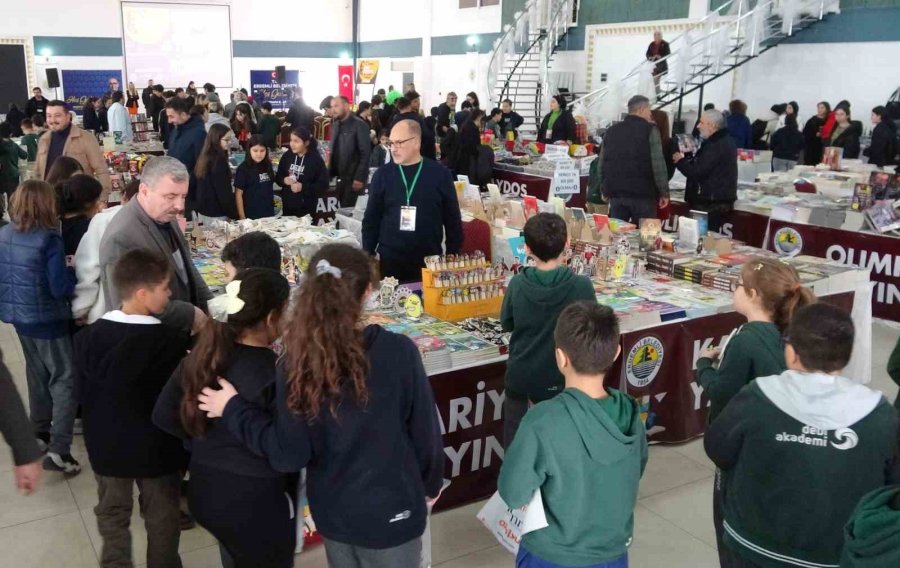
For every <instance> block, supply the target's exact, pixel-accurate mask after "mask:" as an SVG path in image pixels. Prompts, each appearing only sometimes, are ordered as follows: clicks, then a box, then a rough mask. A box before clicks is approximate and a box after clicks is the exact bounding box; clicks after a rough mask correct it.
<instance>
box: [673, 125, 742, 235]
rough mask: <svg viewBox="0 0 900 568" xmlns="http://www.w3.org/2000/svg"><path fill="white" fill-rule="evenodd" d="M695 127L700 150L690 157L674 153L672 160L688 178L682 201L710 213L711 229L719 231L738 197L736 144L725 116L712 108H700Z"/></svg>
mask: <svg viewBox="0 0 900 568" xmlns="http://www.w3.org/2000/svg"><path fill="white" fill-rule="evenodd" d="M697 128H698V129H699V130H700V137H701V138H702V139H703V143H702V144H701V145H700V150H698V151H697V153H696V154H695V155H694V157H692V158H685V157H684V155H683V154H681V153H676V154H675V155H674V156H672V161H673V162H675V167H676V168H678V171H680V172H681V173H682V174H684V177H686V178H687V187H686V189H685V192H684V200H685V201H687V203H688V205H690V206H691V209H696V210H698V211H706V212H707V213H709V228H710V230H713V231H719V230H720V229H721V227H722V220H723V217H724V216H725V214H727V213H728V212H730V211H731V210H732V209H734V202H735V200H736V199H737V179H738V168H737V146H736V145H735V143H734V139H733V138H732V137H731V136H730V135H729V134H728V123H727V121H726V120H725V116H724V115H722V113H721V112H719V111H717V110H715V109H712V110H706V111H703V114H701V115H700V123H699V124H698V125H697Z"/></svg>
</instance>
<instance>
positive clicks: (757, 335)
mask: <svg viewBox="0 0 900 568" xmlns="http://www.w3.org/2000/svg"><path fill="white" fill-rule="evenodd" d="M785 369H787V365H786V364H785V362H784V346H783V345H782V344H781V332H779V331H778V327H776V326H775V324H774V323H768V322H759V321H751V322H749V323H746V324H744V325H743V326H741V329H740V331H738V332H737V333H736V334H735V336H734V337H732V338H731V341H730V342H729V343H728V346H727V347H726V348H725V353H724V354H723V357H722V360H721V362H720V363H719V368H718V369H716V368H714V367H713V362H712V359H708V358H706V357H704V358H701V359H700V360H699V361H697V382H699V383H700V386H702V387H703V390H704V391H705V392H706V396H708V397H709V400H710V407H709V421H710V422H712V421H713V420H715V419H716V417H717V416H718V415H719V414H720V413H721V412H722V409H723V408H725V405H726V404H728V401H729V400H731V399H732V398H733V397H734V395H736V394H737V393H738V391H740V390H741V389H742V388H743V387H744V386H745V385H747V384H748V383H750V382H751V381H752V380H753V379H755V378H757V377H768V376H770V375H780V374H781V373H782V372H784V371H785Z"/></svg>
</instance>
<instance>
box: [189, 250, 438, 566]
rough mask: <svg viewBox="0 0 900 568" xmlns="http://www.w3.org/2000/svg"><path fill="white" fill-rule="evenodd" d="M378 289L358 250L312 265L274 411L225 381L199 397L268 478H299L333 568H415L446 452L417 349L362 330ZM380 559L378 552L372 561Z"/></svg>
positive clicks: (331, 253) (329, 254) (324, 256)
mask: <svg viewBox="0 0 900 568" xmlns="http://www.w3.org/2000/svg"><path fill="white" fill-rule="evenodd" d="M374 283H375V280H374V278H373V273H372V268H371V261H370V259H369V257H368V255H367V254H366V253H364V252H363V251H361V250H360V249H358V248H356V247H352V246H349V245H343V244H332V245H326V246H324V247H322V248H321V249H320V250H319V252H317V253H316V254H315V255H314V256H313V258H312V259H311V260H310V263H309V268H308V269H307V271H306V275H305V279H304V280H303V283H302V284H301V286H300V289H299V295H298V297H297V299H296V303H295V305H294V308H293V313H292V314H291V319H290V323H289V324H288V329H287V330H286V331H285V334H284V338H285V354H284V356H282V358H281V362H280V365H279V368H278V377H277V379H276V397H275V398H276V401H275V402H276V405H277V411H276V412H274V413H273V412H272V411H271V410H266V409H261V408H259V407H258V406H256V405H254V404H253V403H251V402H250V401H247V400H245V399H244V397H242V396H237V395H238V392H237V391H236V390H235V388H234V387H232V386H231V384H230V383H229V382H227V381H219V383H220V385H221V387H222V388H221V390H216V389H215V388H214V387H207V388H205V389H203V393H202V394H201V396H200V397H199V400H200V410H203V411H206V412H207V413H208V416H210V417H218V416H222V423H224V424H226V425H227V426H228V429H229V431H230V432H231V433H232V434H234V435H235V436H237V437H239V438H240V439H242V440H243V441H244V443H245V444H247V445H248V447H249V448H250V449H251V450H252V451H253V452H254V453H257V454H259V455H264V456H266V457H268V459H269V462H270V463H271V464H272V466H273V467H275V468H276V469H279V470H282V471H296V470H298V469H299V468H302V467H304V466H305V467H306V474H307V480H308V483H307V493H308V496H309V504H310V508H311V510H313V511H315V513H314V514H315V516H316V517H315V519H316V528H317V529H318V530H319V532H320V533H321V534H322V536H323V537H324V539H325V547H326V552H327V554H328V560H329V565H331V566H369V565H375V564H374V563H373V560H374V559H375V558H376V557H377V558H380V559H381V562H382V563H380V564H378V565H379V566H381V565H384V566H388V565H390V566H392V567H396V568H415V567H418V566H419V562H420V560H421V558H420V556H421V536H422V533H423V531H424V529H425V520H426V516H427V512H426V511H427V505H428V502H429V501H432V502H433V500H434V499H436V498H437V497H438V495H439V493H440V490H441V485H442V479H443V470H444V452H443V448H442V445H443V444H442V442H441V434H440V428H439V424H438V420H437V416H436V415H435V412H434V397H433V395H432V393H431V387H430V385H429V383H428V377H427V376H426V375H425V369H424V367H423V366H422V358H421V355H419V351H418V349H417V348H416V346H415V345H414V344H413V343H412V341H410V340H409V339H408V338H406V337H403V336H401V335H397V334H395V333H391V332H389V331H387V330H385V329H384V328H382V327H381V326H379V325H364V324H362V323H360V322H361V321H362V311H363V302H364V301H365V298H366V296H367V295H368V293H369V290H370V289H371V287H372V286H373V284H374ZM374 549H377V550H374Z"/></svg>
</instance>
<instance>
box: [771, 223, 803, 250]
mask: <svg viewBox="0 0 900 568" xmlns="http://www.w3.org/2000/svg"><path fill="white" fill-rule="evenodd" d="M774 245H775V252H777V253H778V254H780V255H781V256H797V255H798V254H800V251H802V250H803V237H801V236H800V233H798V232H797V229H794V228H792V227H782V228H781V229H778V230H777V231H776V232H775V239H774Z"/></svg>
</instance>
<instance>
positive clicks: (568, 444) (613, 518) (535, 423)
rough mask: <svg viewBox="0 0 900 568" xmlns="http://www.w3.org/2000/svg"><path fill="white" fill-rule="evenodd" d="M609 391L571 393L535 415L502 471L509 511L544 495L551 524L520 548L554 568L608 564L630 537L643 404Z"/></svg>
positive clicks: (640, 469) (643, 450) (643, 454)
mask: <svg viewBox="0 0 900 568" xmlns="http://www.w3.org/2000/svg"><path fill="white" fill-rule="evenodd" d="M607 391H608V393H609V396H608V397H606V398H601V399H593V398H590V397H589V396H588V395H586V394H585V393H584V392H582V391H580V390H578V389H571V388H570V389H566V390H564V391H563V392H562V393H561V394H560V395H558V396H557V397H555V398H553V399H552V400H548V401H545V402H542V403H540V404H538V405H536V406H535V407H534V408H532V409H531V410H529V411H528V414H526V415H525V418H524V419H522V424H521V426H519V431H518V432H517V433H516V438H515V440H513V443H512V445H511V446H510V447H509V449H508V450H507V452H506V455H505V457H504V460H503V466H502V467H501V469H500V479H499V481H498V483H497V487H498V489H499V491H500V496H501V497H502V498H503V500H504V501H505V502H506V504H507V505H509V506H510V507H513V508H517V507H521V506H522V505H525V504H527V503H528V502H529V501H531V498H532V495H533V494H534V492H535V490H537V489H540V491H541V497H542V499H543V502H544V512H545V513H546V515H547V522H548V523H549V526H548V527H546V528H543V529H540V530H537V531H534V532H530V533H528V534H526V535H525V536H524V537H523V539H522V545H523V546H524V547H525V548H526V549H527V550H528V551H529V552H530V553H532V554H533V555H535V556H537V557H539V558H541V559H543V560H546V561H548V562H552V563H554V564H560V565H563V566H588V565H593V564H601V563H604V562H608V561H610V560H614V559H616V558H619V557H620V556H622V555H623V554H625V552H626V544H627V543H628V541H629V540H630V539H631V535H632V529H633V527H634V506H635V503H636V502H637V492H638V484H639V483H640V479H641V475H642V474H643V473H644V466H645V465H646V464H647V434H646V431H645V430H644V423H643V422H642V421H641V417H640V411H639V410H638V405H637V402H635V400H634V399H633V398H632V397H630V396H629V395H627V394H625V393H623V392H620V391H618V390H615V389H607Z"/></svg>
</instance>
